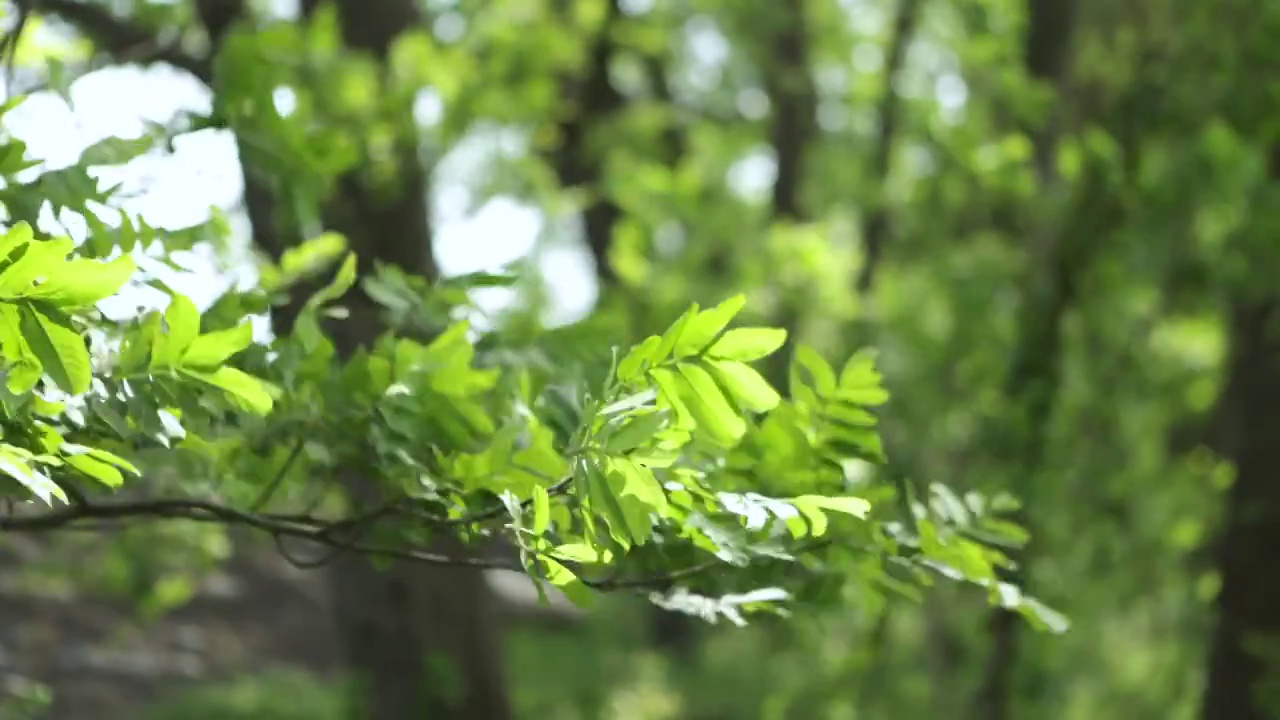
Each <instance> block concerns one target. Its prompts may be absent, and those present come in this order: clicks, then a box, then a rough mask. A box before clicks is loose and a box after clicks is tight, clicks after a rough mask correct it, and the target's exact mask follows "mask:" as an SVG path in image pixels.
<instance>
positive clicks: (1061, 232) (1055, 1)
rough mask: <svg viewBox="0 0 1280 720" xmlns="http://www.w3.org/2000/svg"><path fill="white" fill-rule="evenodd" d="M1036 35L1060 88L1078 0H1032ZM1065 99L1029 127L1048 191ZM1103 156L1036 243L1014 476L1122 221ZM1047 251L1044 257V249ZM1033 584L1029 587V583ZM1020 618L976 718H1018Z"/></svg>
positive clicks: (1042, 78)
mask: <svg viewBox="0 0 1280 720" xmlns="http://www.w3.org/2000/svg"><path fill="white" fill-rule="evenodd" d="M1027 13H1028V20H1027V33H1026V36H1025V38H1024V40H1023V43H1024V45H1023V47H1024V50H1025V52H1024V60H1025V63H1026V66H1025V68H1024V69H1025V72H1026V74H1027V76H1028V77H1030V78H1031V79H1032V80H1034V81H1035V82H1038V83H1041V84H1044V85H1046V86H1048V87H1050V88H1052V89H1053V90H1054V91H1055V92H1058V93H1061V92H1062V91H1063V89H1064V88H1065V87H1066V85H1067V82H1066V81H1067V78H1068V75H1069V69H1070V66H1071V60H1072V56H1071V53H1070V47H1071V36H1072V34H1073V32H1074V29H1075V22H1074V20H1075V16H1076V0H1027ZM1061 105H1062V103H1061V102H1060V101H1059V102H1058V103H1056V104H1055V105H1054V106H1053V109H1052V110H1051V112H1050V115H1049V117H1048V119H1047V120H1046V122H1045V123H1044V124H1043V125H1041V126H1039V127H1034V128H1031V129H1030V130H1031V131H1030V132H1029V135H1030V136H1031V138H1032V144H1033V147H1034V154H1035V165H1036V171H1037V174H1038V175H1039V178H1040V182H1041V186H1042V191H1043V192H1046V193H1051V192H1053V191H1054V190H1055V188H1056V187H1057V186H1059V185H1060V179H1059V178H1058V176H1057V174H1056V172H1055V168H1054V163H1053V158H1054V157H1055V156H1056V153H1057V146H1058V134H1059V114H1060V112H1059V108H1060V107H1061ZM1098 174H1099V169H1098V168H1097V166H1096V162H1095V163H1092V164H1090V165H1089V167H1088V168H1087V169H1086V176H1085V177H1084V178H1082V179H1081V181H1080V182H1079V183H1078V184H1077V187H1076V188H1075V196H1074V198H1073V201H1072V202H1069V203H1068V204H1067V207H1066V208H1065V209H1066V213H1065V215H1064V216H1062V217H1056V218H1054V219H1053V221H1052V222H1057V223H1060V225H1061V226H1060V227H1055V226H1053V225H1051V224H1050V222H1045V223H1044V224H1043V225H1041V226H1040V227H1041V230H1040V232H1042V233H1044V234H1043V236H1042V237H1040V238H1034V239H1036V240H1040V242H1041V244H1042V247H1032V248H1030V253H1031V255H1032V258H1033V271H1032V273H1031V275H1030V276H1029V277H1028V278H1027V281H1026V289H1025V291H1024V293H1023V300H1022V307H1021V313H1020V315H1021V317H1019V319H1018V340H1017V345H1016V346H1015V348H1014V351H1013V358H1012V361H1011V363H1010V366H1009V370H1008V374H1007V376H1006V377H1005V383H1004V396H1005V398H1006V400H1007V401H1008V402H1009V404H1010V406H1011V407H1012V408H1014V418H1015V422H1016V423H1017V426H1016V429H1012V433H1009V430H1010V428H1003V429H1001V430H999V431H998V432H1000V433H1007V434H1008V435H1009V437H1010V439H1009V440H1007V441H1003V442H1005V443H1006V444H1005V445H1004V448H1003V451H1004V453H1005V455H1004V458H1005V460H1006V462H1008V463H1009V468H1010V470H1011V472H1012V473H1013V477H1016V478H1019V479H1022V478H1027V477H1029V476H1032V475H1034V474H1035V473H1036V472H1037V471H1038V470H1039V469H1040V467H1041V466H1042V465H1043V463H1044V459H1045V453H1046V449H1047V445H1048V432H1049V424H1050V422H1051V420H1052V418H1053V414H1054V412H1055V410H1056V406H1057V395H1058V390H1059V386H1060V384H1061V379H1062V354H1063V332H1062V324H1063V320H1064V318H1065V317H1066V315H1067V313H1068V312H1069V311H1070V309H1071V307H1072V306H1073V305H1074V304H1075V302H1076V297H1077V294H1078V284H1079V279H1080V275H1081V274H1082V273H1083V272H1084V270H1085V268H1086V267H1087V266H1088V264H1090V263H1091V261H1092V257H1093V255H1094V254H1095V253H1096V251H1097V248H1098V241H1097V238H1098V237H1099V236H1101V235H1102V234H1103V233H1104V232H1105V231H1106V229H1108V228H1109V227H1110V224H1111V223H1112V222H1114V214H1113V213H1112V212H1108V210H1112V209H1114V198H1113V197H1111V196H1109V195H1107V194H1106V193H1108V192H1109V191H1110V188H1109V187H1107V183H1106V182H1105V177H1094V176H1095V175H1098ZM1037 256H1038V257H1037ZM1020 489H1021V490H1023V491H1024V492H1023V497H1022V499H1023V502H1024V503H1025V504H1024V510H1023V511H1022V513H1021V514H1020V516H1019V517H1017V518H1016V520H1017V522H1019V524H1021V525H1022V526H1023V527H1024V528H1026V529H1027V530H1028V532H1030V533H1032V535H1034V534H1035V532H1036V530H1035V527H1034V522H1033V518H1032V517H1031V514H1032V513H1034V512H1035V510H1036V502H1035V500H1034V498H1033V496H1034V490H1035V488H1034V485H1033V484H1031V483H1027V482H1025V481H1024V482H1022V485H1021V488H1020ZM1011 557H1012V559H1013V560H1014V561H1015V562H1016V563H1018V564H1017V566H1016V569H1015V570H1013V571H1012V572H1010V574H1009V575H1010V577H1009V580H1010V581H1011V582H1014V583H1015V584H1019V585H1025V583H1026V580H1027V577H1026V573H1025V570H1024V569H1023V568H1024V567H1025V562H1023V561H1024V560H1025V551H1024V552H1023V553H1018V554H1017V555H1013V554H1011ZM1023 589H1024V591H1025V587H1024V588H1023ZM1021 633H1022V627H1021V619H1020V618H1019V617H1018V616H1017V615H1016V613H1014V612H1012V611H1009V610H1004V609H1000V610H996V611H994V612H993V613H992V615H991V616H990V618H989V621H988V636H989V638H990V644H991V651H990V654H989V655H988V656H987V662H986V666H985V667H984V668H983V670H982V672H981V676H980V680H979V683H978V689H977V691H976V694H975V696H974V699H973V704H972V706H971V708H970V713H971V717H973V718H975V720H977V719H979V718H980V719H981V720H1009V718H1011V717H1013V712H1014V710H1013V700H1014V679H1015V674H1016V673H1017V672H1018V665H1019V659H1020V648H1019V640H1020V637H1021Z"/></svg>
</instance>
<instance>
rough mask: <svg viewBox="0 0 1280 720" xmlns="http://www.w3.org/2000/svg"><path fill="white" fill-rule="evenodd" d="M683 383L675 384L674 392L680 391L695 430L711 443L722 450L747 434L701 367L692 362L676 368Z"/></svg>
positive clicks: (743, 423) (744, 424) (734, 412)
mask: <svg viewBox="0 0 1280 720" xmlns="http://www.w3.org/2000/svg"><path fill="white" fill-rule="evenodd" d="M677 368H678V369H679V370H680V377H682V378H684V383H683V384H681V383H676V388H677V391H681V390H682V392H681V399H682V400H684V402H685V405H687V406H688V408H689V411H690V412H691V413H692V414H693V418H694V420H696V421H697V423H698V427H699V428H700V429H702V430H704V431H705V432H706V433H707V435H708V436H710V438H711V440H712V441H713V442H715V443H716V444H718V445H721V446H723V447H733V446H734V445H736V444H737V443H738V441H739V440H741V439H742V436H743V435H744V434H745V433H746V432H747V424H746V422H744V421H743V419H742V418H741V417H739V416H738V413H737V412H736V411H734V409H733V407H731V406H730V405H729V402H728V401H727V400H725V398H724V395H722V394H721V393H720V388H719V387H717V386H716V381H715V380H713V379H712V378H711V375H710V374H709V373H708V372H707V371H706V370H704V369H702V367H701V366H699V365H695V364H693V363H680V364H679V365H677Z"/></svg>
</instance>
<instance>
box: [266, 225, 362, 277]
mask: <svg viewBox="0 0 1280 720" xmlns="http://www.w3.org/2000/svg"><path fill="white" fill-rule="evenodd" d="M346 249H347V239H346V238H345V237H343V236H342V235H341V234H339V233H335V232H326V233H321V234H319V235H317V236H316V237H313V238H311V239H310V240H304V241H302V242H301V243H298V244H297V245H295V246H293V247H291V248H289V249H287V250H285V251H284V253H283V254H282V255H281V256H280V272H281V274H282V275H283V276H284V277H283V278H282V279H283V280H284V281H285V282H289V281H291V280H293V279H295V278H298V277H303V276H306V275H312V274H314V273H317V272H320V270H321V269H322V268H324V267H325V266H326V265H328V264H330V263H332V262H333V261H334V260H337V259H338V258H339V257H340V256H341V255H342V253H343V252H344V251H345V250H346Z"/></svg>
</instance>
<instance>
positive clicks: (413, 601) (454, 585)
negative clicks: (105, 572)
mask: <svg viewBox="0 0 1280 720" xmlns="http://www.w3.org/2000/svg"><path fill="white" fill-rule="evenodd" d="M241 5H242V0H201V9H202V10H203V11H204V12H203V13H202V16H203V19H204V21H205V23H206V27H208V28H209V30H210V35H211V38H212V39H213V40H214V43H215V47H216V44H217V40H218V39H220V37H221V36H222V35H223V33H224V32H225V31H226V30H227V28H229V27H230V25H231V23H232V22H233V20H234V19H235V18H236V17H239V16H240V11H241V7H240V6H241ZM316 5H317V3H316V2H315V1H314V0H304V3H303V14H304V16H309V15H310V13H311V11H312V10H314V8H315V7H316ZM336 9H337V11H338V18H339V21H340V23H341V27H342V35H343V40H344V42H345V43H346V44H347V46H348V47H350V48H352V49H353V50H357V51H361V52H366V53H369V54H370V55H372V56H374V57H375V58H378V59H385V58H386V56H387V52H388V49H389V47H390V44H391V42H392V41H393V40H394V39H395V37H396V36H397V35H399V34H400V33H402V32H404V31H406V30H408V29H411V28H412V27H414V26H416V25H417V24H418V23H419V22H420V21H421V18H420V17H419V14H418V10H417V7H416V5H415V3H414V2H413V0H380V1H379V2H376V3H364V2H359V1H358V0H340V1H339V2H338V3H337V8H336ZM214 86H215V90H216V86H217V82H216V78H214ZM404 118H405V119H404V121H403V127H404V128H405V135H404V136H403V137H402V138H400V139H399V141H400V148H399V151H400V152H399V154H398V157H399V158H400V163H399V167H398V173H397V177H396V183H395V185H394V187H391V188H387V187H380V188H378V189H376V190H371V189H369V188H367V187H366V185H365V183H364V182H363V181H362V180H361V178H360V177H359V176H358V175H357V174H354V173H353V174H352V175H349V176H347V177H343V178H341V179H340V181H339V184H338V189H337V192H335V195H334V197H333V198H332V199H331V201H330V202H328V203H327V204H326V206H325V207H324V208H323V211H322V215H323V222H324V224H325V226H326V227H328V228H330V229H333V230H337V231H339V232H342V233H343V234H345V235H346V236H347V239H348V241H349V242H350V246H351V248H352V249H353V250H354V251H355V252H356V253H357V255H358V258H359V265H360V269H361V271H362V272H367V271H368V270H370V269H371V268H372V266H373V264H374V263H375V262H381V263H386V264H391V265H396V266H398V267H400V268H402V269H404V270H406V271H408V272H412V273H416V274H419V275H423V276H426V277H434V276H435V274H436V269H435V265H434V262H433V259H432V254H431V226H430V219H429V216H428V199H427V196H428V191H429V185H428V174H427V171H426V169H425V168H424V167H422V164H421V163H420V161H419V160H418V145H417V137H416V133H414V132H413V127H414V124H413V121H412V110H411V108H408V107H406V108H405V109H404ZM259 170H261V169H260V168H253V167H246V168H244V176H245V205H246V208H247V210H248V212H249V216H250V221H251V223H252V224H253V231H254V241H255V243H256V244H257V245H258V246H259V247H260V248H262V249H263V251H265V252H266V253H268V254H269V255H271V256H273V257H279V254H280V252H282V250H283V249H284V248H286V247H287V246H288V245H289V244H291V243H292V242H295V241H296V240H297V239H298V238H297V237H292V236H293V235H296V231H295V230H294V229H292V228H288V227H285V226H283V225H282V224H281V222H280V218H278V217H277V215H276V212H277V208H278V203H277V198H274V197H272V193H271V190H270V186H269V184H268V183H265V182H264V181H263V180H262V178H261V177H260V176H259V174H258V172H256V171H259ZM268 170H269V169H268ZM344 304H345V305H347V307H348V310H349V311H350V314H351V317H350V319H349V320H348V321H346V322H342V323H339V324H336V325H335V326H334V328H333V332H334V343H335V345H336V347H337V349H338V351H339V353H340V355H342V356H343V357H346V356H349V355H350V354H351V353H352V352H354V351H355V350H356V349H358V348H360V347H363V346H367V345H369V344H370V343H372V342H373V341H374V340H375V339H376V338H377V336H378V335H379V334H380V333H381V332H382V330H383V328H382V327H381V324H380V322H379V321H378V318H377V312H376V308H375V307H374V305H373V303H372V302H371V301H370V300H369V299H368V298H367V297H364V296H363V294H362V293H360V292H359V290H354V291H352V293H350V294H349V295H348V297H346V298H344ZM290 316H291V313H289V312H288V311H287V310H286V312H283V313H281V314H280V315H279V316H278V317H276V318H274V322H275V324H276V325H277V329H278V330H281V329H287V327H288V326H289V325H290V324H291V323H290V321H291V317H290ZM369 472H370V468H368V467H367V466H359V465H357V466H352V467H349V468H346V469H345V470H344V471H342V472H340V473H339V477H338V478H337V479H338V480H339V481H340V482H341V483H342V484H343V485H344V487H346V489H347V490H348V494H349V496H350V497H351V499H352V501H353V502H355V503H357V504H367V503H370V502H375V501H376V499H375V498H374V497H373V488H374V483H373V482H372V478H370V477H369V476H368V473H369ZM437 544H438V545H439V547H437V548H435V549H436V550H438V551H445V552H450V553H464V552H467V550H466V548H464V547H462V546H461V544H460V543H458V542H457V541H456V540H454V539H452V538H447V537H445V538H440V539H439V540H438V541H437ZM328 580H329V585H330V588H331V600H332V606H333V612H334V619H335V621H336V624H337V628H338V633H337V634H338V639H339V643H340V652H341V653H342V656H343V660H344V662H345V664H346V667H347V669H348V670H349V671H350V672H351V674H352V675H353V680H354V684H355V692H354V693H353V695H352V697H351V705H350V708H349V717H351V718H352V720H422V719H423V718H431V720H449V719H450V718H458V719H459V720H463V719H465V720H505V719H506V718H509V717H510V715H511V712H510V707H509V703H508V700H507V695H506V688H505V680H504V673H503V669H502V658H501V654H500V647H499V639H500V638H499V631H498V627H497V624H496V620H495V617H494V614H493V611H492V609H491V594H490V591H489V588H488V585H487V583H486V581H485V578H484V575H483V574H482V573H481V572H480V571H477V570H474V569H465V568H437V567H423V566H416V565H405V564H393V565H392V566H390V567H389V568H385V569H377V568H374V567H373V566H372V565H371V564H370V562H369V561H368V560H367V559H365V558H361V557H353V556H347V557H339V558H338V559H336V560H335V561H334V562H333V564H332V565H331V566H330V568H329V569H328Z"/></svg>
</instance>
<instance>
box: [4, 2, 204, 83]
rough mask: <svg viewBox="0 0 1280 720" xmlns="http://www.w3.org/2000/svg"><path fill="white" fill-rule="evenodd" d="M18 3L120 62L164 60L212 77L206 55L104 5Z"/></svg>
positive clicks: (195, 74) (186, 69) (200, 77)
mask: <svg viewBox="0 0 1280 720" xmlns="http://www.w3.org/2000/svg"><path fill="white" fill-rule="evenodd" d="M18 6H19V8H20V9H21V10H25V11H31V12H36V13H40V14H43V15H52V16H54V17H56V18H58V19H60V20H62V21H63V22H65V23H67V24H68V25H70V26H72V27H73V28H75V29H76V31H77V32H79V33H80V34H81V35H84V36H85V37H86V38H88V39H89V40H90V41H92V42H93V44H94V45H95V46H96V47H97V48H98V50H100V51H101V52H103V53H105V54H107V55H109V56H111V57H112V59H114V60H116V61H117V62H126V63H129V62H133V63H143V64H145V63H155V62H162V63H166V64H168V65H172V66H173V67H176V68H178V69H180V70H185V71H187V72H189V73H191V74H192V75H194V76H195V77H196V78H198V79H200V80H201V81H202V82H205V83H208V82H209V81H210V79H211V78H212V74H213V73H212V69H211V67H210V63H209V61H208V59H207V58H198V57H195V56H193V55H191V54H189V53H187V52H185V51H183V50H182V49H181V48H180V47H178V46H177V44H176V43H166V42H161V41H160V39H159V38H157V37H156V35H155V32H154V31H153V30H151V29H150V28H145V27H141V26H139V25H136V24H134V23H132V22H129V21H128V20H125V19H123V18H121V17H118V16H116V15H115V14H113V13H112V12H111V11H109V10H107V9H106V8H105V7H103V6H101V5H96V4H93V3H91V2H77V0H19V2H18Z"/></svg>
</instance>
